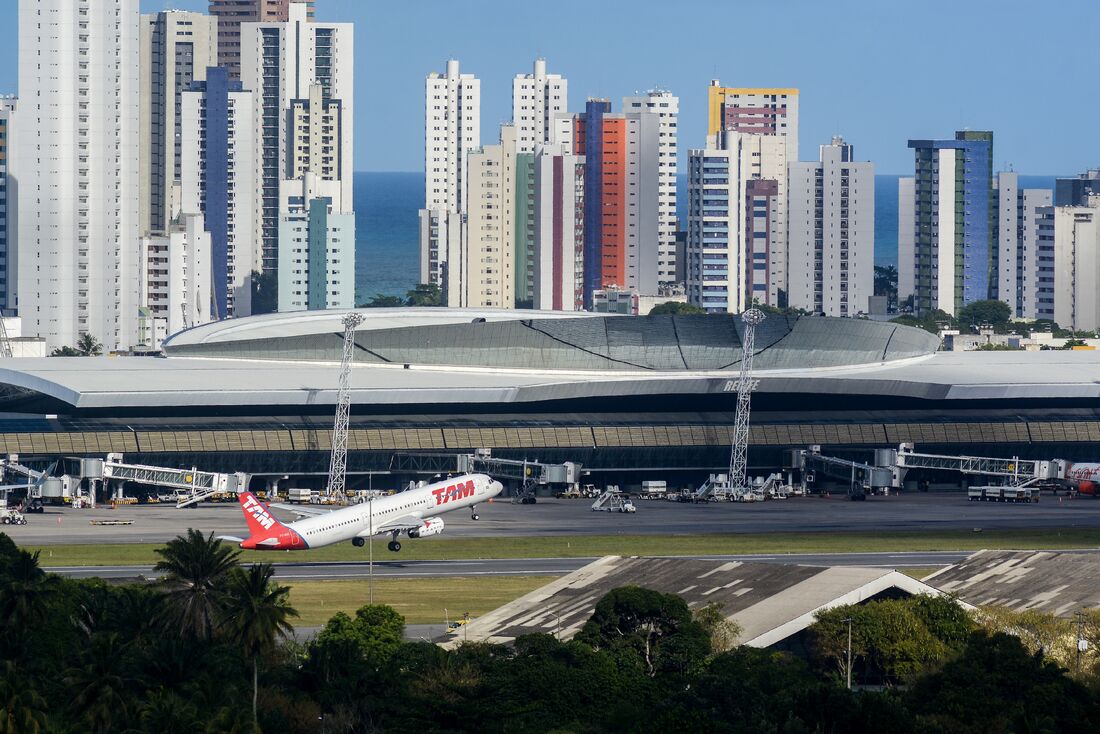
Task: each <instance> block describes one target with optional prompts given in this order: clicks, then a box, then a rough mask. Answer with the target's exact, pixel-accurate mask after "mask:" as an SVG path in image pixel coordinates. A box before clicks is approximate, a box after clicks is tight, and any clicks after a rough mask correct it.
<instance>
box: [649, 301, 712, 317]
mask: <svg viewBox="0 0 1100 734" xmlns="http://www.w3.org/2000/svg"><path fill="white" fill-rule="evenodd" d="M705 313H706V309H702V308H699V307H698V306H696V305H694V304H691V303H684V302H683V301H665V302H664V303H658V304H657V305H656V306H654V307H653V308H652V309H650V311H649V315H650V316H686V315H697V314H705Z"/></svg>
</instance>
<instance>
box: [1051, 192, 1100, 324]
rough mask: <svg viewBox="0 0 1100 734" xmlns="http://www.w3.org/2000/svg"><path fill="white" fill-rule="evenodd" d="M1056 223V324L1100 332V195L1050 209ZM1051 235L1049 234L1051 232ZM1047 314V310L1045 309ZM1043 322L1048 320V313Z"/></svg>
mask: <svg viewBox="0 0 1100 734" xmlns="http://www.w3.org/2000/svg"><path fill="white" fill-rule="evenodd" d="M1047 209H1048V210H1049V213H1050V214H1051V215H1052V219H1053V231H1054V242H1053V245H1054V246H1053V248H1052V252H1051V255H1052V257H1051V262H1050V265H1051V266H1052V270H1053V272H1052V275H1053V283H1052V285H1053V289H1052V295H1053V301H1054V303H1053V306H1054V309H1053V314H1052V317H1053V320H1054V321H1055V322H1056V323H1057V324H1058V325H1059V326H1061V327H1062V328H1063V329H1075V330H1077V331H1096V330H1097V329H1100V290H1097V288H1096V283H1097V281H1098V280H1100V195H1097V194H1089V195H1087V196H1086V197H1085V199H1084V203H1083V204H1082V205H1079V206H1054V207H1048V208H1047ZM1048 231H1049V230H1048ZM1044 310H1045V309H1044ZM1041 317H1042V318H1049V317H1048V316H1047V315H1046V314H1045V313H1043V314H1042V316H1041Z"/></svg>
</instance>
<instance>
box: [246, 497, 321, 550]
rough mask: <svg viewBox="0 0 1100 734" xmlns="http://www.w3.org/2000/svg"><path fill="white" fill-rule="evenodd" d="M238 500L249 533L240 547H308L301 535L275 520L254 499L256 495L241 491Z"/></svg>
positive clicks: (260, 548)
mask: <svg viewBox="0 0 1100 734" xmlns="http://www.w3.org/2000/svg"><path fill="white" fill-rule="evenodd" d="M238 500H239V501H240V503H241V511H242V512H244V520H245V522H247V523H248V532H249V533H250V535H249V537H248V539H247V540H245V541H244V542H243V543H241V547H242V548H246V549H256V550H297V549H300V548H308V547H309V546H308V545H307V544H306V542H305V540H304V539H303V538H302V536H301V535H299V534H298V533H297V532H295V531H294V530H292V529H291V528H289V527H287V526H286V525H284V524H282V523H281V522H279V521H278V520H276V519H275V516H274V515H272V514H271V512H270V511H269V510H268V509H267V505H265V504H264V503H263V502H260V500H258V499H256V495H254V494H252V493H251V492H241V493H240V495H239V496H238Z"/></svg>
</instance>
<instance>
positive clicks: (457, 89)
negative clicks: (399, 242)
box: [420, 59, 481, 285]
mask: <svg viewBox="0 0 1100 734" xmlns="http://www.w3.org/2000/svg"><path fill="white" fill-rule="evenodd" d="M480 147H481V81H480V80H479V79H478V78H477V77H475V76H474V75H473V74H462V73H460V71H459V66H458V61H456V60H455V59H451V60H450V61H448V62H447V71H446V72H445V73H443V74H440V73H437V72H433V73H431V74H429V75H428V78H427V79H426V80H425V83H424V208H423V209H421V210H420V281H421V282H422V283H436V284H438V285H442V283H443V277H444V271H445V270H446V268H447V257H448V253H449V252H451V251H453V250H454V249H455V248H456V247H459V246H460V241H461V237H462V231H461V230H462V215H463V214H464V213H465V211H466V201H465V193H466V156H467V154H468V153H469V151H470V150H473V149H477V148H480Z"/></svg>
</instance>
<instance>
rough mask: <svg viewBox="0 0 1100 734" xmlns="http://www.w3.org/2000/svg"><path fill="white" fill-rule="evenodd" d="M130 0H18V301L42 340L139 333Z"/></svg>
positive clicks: (105, 339) (115, 343)
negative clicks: (19, 248) (19, 179)
mask: <svg viewBox="0 0 1100 734" xmlns="http://www.w3.org/2000/svg"><path fill="white" fill-rule="evenodd" d="M139 20H140V16H139V12H138V0H20V2H19V92H20V99H21V100H23V102H22V103H21V105H20V108H19V128H18V131H17V137H16V147H17V148H18V151H17V152H16V156H17V158H18V163H19V172H20V178H21V181H20V197H21V198H20V216H19V242H20V243H22V248H21V250H22V253H21V257H19V259H18V265H17V269H18V275H17V280H18V309H19V315H20V316H21V317H22V319H23V328H24V331H25V333H27V334H28V335H34V336H41V337H43V338H45V340H46V344H47V347H48V348H51V349H53V348H56V347H60V346H64V345H71V344H73V343H75V342H76V340H77V338H78V337H79V336H80V335H81V334H91V335H92V336H94V337H95V338H97V339H98V340H100V341H101V342H102V343H103V345H104V348H105V349H106V350H108V351H111V350H118V349H128V348H129V347H131V346H133V345H134V344H135V343H136V336H137V313H138V281H139V277H138V276H139V256H140V253H139V235H140V224H141V223H140V216H139V206H140V205H139V201H140V195H141V194H140V190H139V176H138V167H139V157H140V155H139V148H140V143H139V141H140V135H141V134H140V127H139V98H140V89H139V78H138V74H139V72H138V68H139V48H138V47H139V42H138V27H139Z"/></svg>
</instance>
